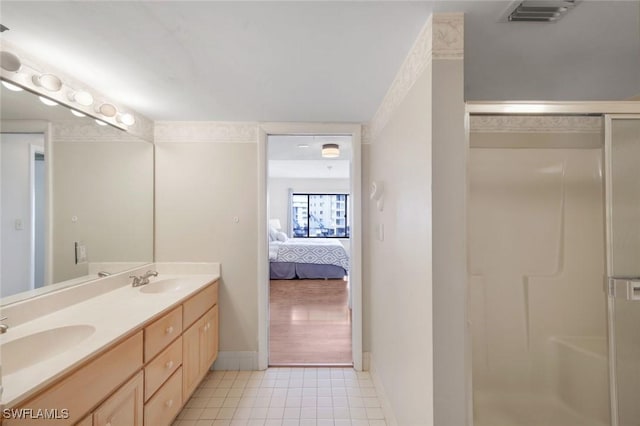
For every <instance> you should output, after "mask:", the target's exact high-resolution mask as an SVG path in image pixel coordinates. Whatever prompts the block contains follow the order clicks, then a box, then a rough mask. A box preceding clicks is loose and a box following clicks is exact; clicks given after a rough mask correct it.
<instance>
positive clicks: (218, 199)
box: [156, 123, 258, 351]
mask: <svg viewBox="0 0 640 426" xmlns="http://www.w3.org/2000/svg"><path fill="white" fill-rule="evenodd" d="M163 126H164V127H165V128H167V127H168V128H171V127H172V124H171V123H164V124H163ZM181 126H183V125H181V124H179V123H176V124H175V127H177V128H178V127H181ZM205 133H206V131H204V130H203V131H202V132H199V131H198V130H196V131H195V132H194V133H191V136H187V137H184V138H183V139H184V141H180V142H163V141H162V138H158V137H156V261H158V262H176V261H191V262H220V263H221V265H222V283H221V286H220V350H221V351H257V350H258V305H257V289H258V286H257V282H256V280H257V247H258V245H257V238H256V235H257V223H258V215H257V200H258V195H257V179H258V177H257V171H256V170H257V138H255V139H254V142H253V143H241V142H227V140H228V139H225V138H224V137H223V136H221V137H219V138H218V137H212V138H210V139H208V141H205V142H195V143H190V142H188V141H189V140H190V139H193V138H196V139H197V138H200V137H201V136H202V135H203V134H205ZM236 218H237V222H236V220H235V219H236Z"/></svg>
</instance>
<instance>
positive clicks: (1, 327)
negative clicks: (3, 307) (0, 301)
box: [0, 317, 9, 334]
mask: <svg viewBox="0 0 640 426" xmlns="http://www.w3.org/2000/svg"><path fill="white" fill-rule="evenodd" d="M6 319H7V317H2V318H0V321H5V320H6ZM8 329H9V326H8V325H7V324H0V334H4V333H6V332H7V330H8Z"/></svg>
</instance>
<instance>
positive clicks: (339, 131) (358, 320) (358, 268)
mask: <svg viewBox="0 0 640 426" xmlns="http://www.w3.org/2000/svg"><path fill="white" fill-rule="evenodd" d="M269 135H348V136H351V145H352V158H351V166H350V174H351V176H350V185H351V186H350V197H351V209H350V210H351V228H350V244H351V249H350V250H351V253H350V256H351V258H350V261H349V264H350V265H349V266H350V267H349V285H350V291H351V298H352V299H351V300H352V307H351V309H352V310H351V352H352V356H353V368H354V369H355V370H357V371H361V370H362V367H363V365H362V208H361V205H362V151H361V150H362V146H361V144H362V142H361V135H362V126H361V125H360V124H351V123H335V124H333V123H260V124H259V125H258V280H257V281H258V369H259V370H264V369H266V368H267V367H268V366H269V256H268V253H269V242H268V239H267V229H268V223H269V217H268V206H267V181H268V176H267V165H268V158H267V137H268V136H269Z"/></svg>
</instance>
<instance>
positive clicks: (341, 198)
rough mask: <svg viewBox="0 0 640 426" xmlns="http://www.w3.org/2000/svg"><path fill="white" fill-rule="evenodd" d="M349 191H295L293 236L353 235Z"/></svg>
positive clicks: (340, 236) (347, 236) (292, 221)
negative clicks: (331, 192) (303, 192)
mask: <svg viewBox="0 0 640 426" xmlns="http://www.w3.org/2000/svg"><path fill="white" fill-rule="evenodd" d="M348 207H349V195H348V194H298V193H295V194H292V195H291V209H292V211H291V219H292V220H291V224H292V230H291V231H292V232H291V236H292V237H293V238H349V215H348V214H347V209H348Z"/></svg>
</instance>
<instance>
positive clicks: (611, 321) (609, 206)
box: [603, 114, 640, 426]
mask: <svg viewBox="0 0 640 426" xmlns="http://www.w3.org/2000/svg"><path fill="white" fill-rule="evenodd" d="M613 120H640V114H605V116H604V159H603V160H604V171H605V174H604V176H605V225H606V238H605V247H606V267H607V271H606V280H607V282H606V283H605V285H606V290H607V331H608V335H609V339H608V349H609V351H608V354H609V395H610V400H611V401H610V409H611V426H618V424H619V421H618V420H619V417H618V383H617V380H618V378H617V376H616V371H617V369H616V359H617V353H616V345H615V331H616V330H615V327H616V321H615V314H616V297H615V293H614V291H613V288H612V287H611V284H610V283H609V279H610V278H612V277H613V275H614V274H613V240H612V235H613V229H612V227H613V202H612V199H611V195H612V190H613V187H612V183H613V175H612V170H611V167H610V162H611V160H612V143H613V138H612V132H613Z"/></svg>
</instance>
